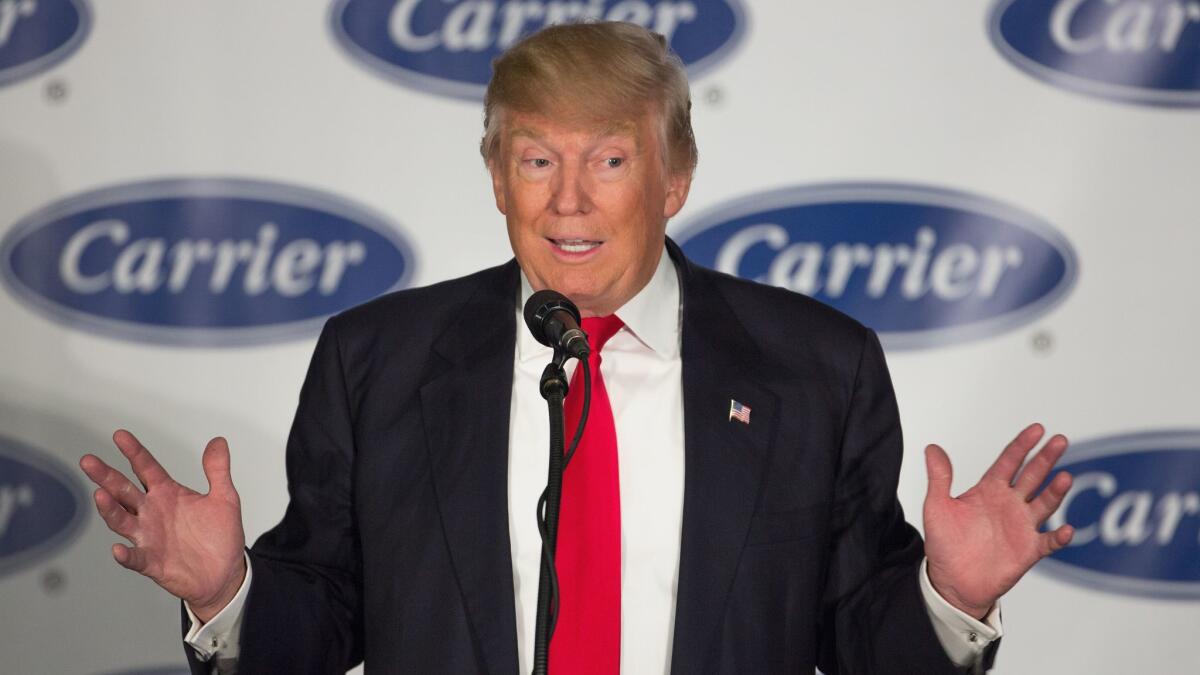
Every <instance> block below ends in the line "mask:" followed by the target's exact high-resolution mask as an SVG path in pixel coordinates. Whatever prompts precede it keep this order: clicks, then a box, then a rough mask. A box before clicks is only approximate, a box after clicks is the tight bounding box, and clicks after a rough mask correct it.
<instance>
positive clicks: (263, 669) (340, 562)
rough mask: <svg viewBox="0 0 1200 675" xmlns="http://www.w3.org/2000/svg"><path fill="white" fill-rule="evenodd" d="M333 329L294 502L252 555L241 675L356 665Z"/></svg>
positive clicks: (321, 351)
mask: <svg viewBox="0 0 1200 675" xmlns="http://www.w3.org/2000/svg"><path fill="white" fill-rule="evenodd" d="M335 323H336V322H335V321H330V322H328V323H326V325H325V329H324V330H323V331H322V333H321V337H320V338H319V339H318V341H317V346H316V350H315V352H314V353H313V358H312V362H311V364H310V365H309V369H308V375H307V377H306V378H305V382H304V386H303V388H302V389H301V391H300V402H299V406H298V407H297V410H296V418H295V420H294V421H293V423H292V429H291V433H290V434H289V437H288V443H287V479H288V494H289V497H290V501H289V503H288V507H287V511H286V512H285V514H284V517H283V520H282V521H281V522H280V523H279V524H278V525H276V526H275V527H274V528H273V529H271V530H270V531H268V532H267V533H265V534H264V535H262V537H260V538H259V539H258V541H257V542H255V544H254V546H253V547H252V548H251V550H250V564H251V567H252V568H253V574H254V582H253V583H252V584H251V585H250V590H249V595H248V597H247V599H246V606H245V615H244V618H243V621H242V631H241V640H240V643H241V653H240V655H239V658H238V672H240V673H293V674H297V675H303V674H312V675H323V674H326V673H338V674H341V673H345V672H346V670H348V669H350V668H352V667H353V666H355V665H357V664H358V663H359V662H361V661H362V604H361V594H362V588H361V574H360V569H361V553H360V547H359V540H358V532H357V527H356V524H355V518H354V504H353V495H354V482H353V467H354V423H353V415H352V413H351V409H350V403H349V401H350V398H349V395H348V391H347V386H346V380H345V376H344V369H343V363H342V352H341V348H340V345H339V342H338V336H337V333H336V329H335Z"/></svg>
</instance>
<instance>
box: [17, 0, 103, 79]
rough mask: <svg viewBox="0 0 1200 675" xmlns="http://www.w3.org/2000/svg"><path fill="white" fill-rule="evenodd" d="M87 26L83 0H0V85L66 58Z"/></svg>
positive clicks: (86, 31)
mask: <svg viewBox="0 0 1200 675" xmlns="http://www.w3.org/2000/svg"><path fill="white" fill-rule="evenodd" d="M90 29H91V13H90V12H89V11H88V5H87V3H86V2H85V1H84V0H0V85H5V84H10V83H12V82H16V81H17V80H23V79H25V78H27V77H30V76H32V75H36V74H38V73H40V72H42V71H44V70H46V69H48V68H50V67H51V66H54V65H55V64H57V63H58V62H59V61H62V60H63V59H65V58H67V57H68V56H70V55H71V54H73V53H74V52H75V50H76V49H79V45H81V44H83V40H84V38H86V37H87V34H88V31H89V30H90Z"/></svg>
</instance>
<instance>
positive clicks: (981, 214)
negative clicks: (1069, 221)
mask: <svg viewBox="0 0 1200 675" xmlns="http://www.w3.org/2000/svg"><path fill="white" fill-rule="evenodd" d="M679 239H680V244H681V246H682V248H683V250H684V252H686V253H687V254H688V256H689V257H691V258H692V259H693V260H695V261H696V262H698V263H700V264H702V265H706V266H709V267H712V268H714V269H717V270H719V271H722V272H725V273H728V274H732V275H735V276H740V277H744V278H747V279H752V280H755V281H759V282H762V283H767V284H772V285H775V286H782V287H784V288H788V289H791V290H793V291H797V292H799V293H804V294H805V295H809V296H811V297H814V298H816V299H818V300H820V301H822V302H824V303H826V304H828V305H831V306H833V307H836V308H837V309H839V310H841V311H843V312H845V313H847V314H849V315H851V316H853V317H855V318H856V319H858V320H859V321H862V322H863V323H864V324H866V325H867V326H870V327H871V328H873V329H875V330H876V331H878V332H879V334H880V337H881V339H882V340H883V341H884V343H885V345H886V346H887V347H889V348H899V349H914V348H922V347H930V346H934V345H940V344H945V343H949V342H958V341H963V340H968V339H975V338H978V337H982V336H986V335H992V334H995V333H999V332H1002V331H1005V330H1011V329H1012V328H1014V327H1016V326H1019V325H1022V324H1025V323H1028V322H1030V321H1032V320H1033V319H1034V318H1035V317H1037V316H1039V315H1041V314H1043V313H1044V312H1046V311H1048V310H1049V309H1050V308H1051V307H1052V306H1054V305H1055V304H1056V303H1058V302H1059V301H1061V300H1062V299H1063V298H1064V297H1065V296H1066V294H1067V291H1068V290H1070V288H1071V286H1072V285H1073V284H1074V281H1075V275H1076V263H1075V254H1074V252H1073V251H1072V249H1071V246H1070V244H1068V243H1067V241H1066V239H1064V238H1063V237H1062V235H1060V234H1058V232H1057V231H1055V230H1054V228H1052V227H1050V226H1049V225H1047V224H1046V223H1044V222H1042V221H1041V220H1039V219H1037V218H1035V217H1034V216H1032V215H1030V214H1027V213H1024V212H1021V211H1018V210H1017V209H1014V208H1013V207H1010V206H1007V205H1004V204H1000V203H998V202H995V201H992V200H989V199H985V198H983V197H979V196H975V195H971V194H967V193H964V192H956V191H951V190H944V189H936V188H929V187H921V186H914V185H903V184H890V183H842V184H830V185H813V186H802V187H796V188H790V189H784V190H779V191H775V192H768V193H763V194H757V195H752V196H750V197H745V198H742V199H739V200H737V201H734V202H733V203H730V204H727V205H724V206H721V207H719V208H717V209H715V210H714V211H711V212H709V213H707V214H705V215H702V216H700V217H699V218H698V219H697V220H696V222H694V223H693V224H691V225H690V226H689V227H687V228H685V229H684V231H683V233H682V235H681V236H680V238H679Z"/></svg>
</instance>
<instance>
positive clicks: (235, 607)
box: [183, 552, 254, 661]
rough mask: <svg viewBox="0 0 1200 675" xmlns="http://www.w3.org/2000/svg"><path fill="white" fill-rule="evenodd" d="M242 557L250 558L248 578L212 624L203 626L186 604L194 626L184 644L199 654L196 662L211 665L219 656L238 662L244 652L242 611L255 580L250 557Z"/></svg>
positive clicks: (184, 637)
mask: <svg viewBox="0 0 1200 675" xmlns="http://www.w3.org/2000/svg"><path fill="white" fill-rule="evenodd" d="M242 555H243V556H244V557H245V558H246V578H245V579H244V580H243V581H242V585H241V587H240V588H238V592H237V594H236V595H234V596H233V599H232V600H230V601H229V604H228V605H225V607H223V608H222V609H221V611H219V612H217V615H216V616H214V617H213V618H212V620H211V621H209V622H208V623H203V622H201V621H200V619H199V618H197V616H196V614H195V612H193V611H192V608H191V607H189V606H188V604H187V603H186V602H184V603H183V608H184V609H185V610H187V615H188V619H189V620H191V622H192V625H191V627H190V628H188V632H187V635H185V636H183V641H184V642H186V643H187V644H188V645H190V646H191V647H192V649H194V650H195V651H196V658H198V659H200V660H201V661H208V660H209V659H211V658H212V657H213V656H214V655H216V654H217V653H218V652H219V653H220V655H221V658H222V659H231V658H235V657H237V655H238V652H239V651H240V650H239V642H238V637H239V633H240V632H241V628H242V609H243V607H244V606H245V604H246V595H247V594H248V593H249V592H250V578H251V577H252V576H254V572H253V570H252V568H251V567H250V556H249V555H248V554H247V553H245V552H243V553H242Z"/></svg>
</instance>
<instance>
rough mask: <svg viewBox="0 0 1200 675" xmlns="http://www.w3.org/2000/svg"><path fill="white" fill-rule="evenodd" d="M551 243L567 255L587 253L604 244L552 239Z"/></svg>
mask: <svg viewBox="0 0 1200 675" xmlns="http://www.w3.org/2000/svg"><path fill="white" fill-rule="evenodd" d="M550 241H552V242H554V245H555V246H557V247H559V248H561V249H562V250H564V251H566V252H567V253H587V252H588V251H590V250H592V249H594V248H596V247H597V246H599V245H600V244H601V243H603V242H599V241H590V240H587V239H551V240H550Z"/></svg>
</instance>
